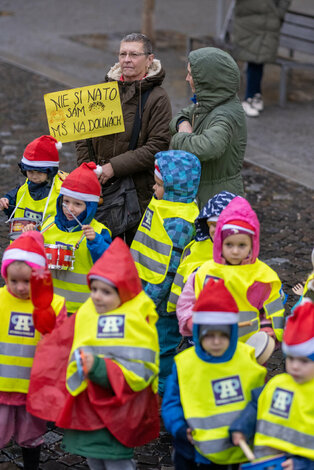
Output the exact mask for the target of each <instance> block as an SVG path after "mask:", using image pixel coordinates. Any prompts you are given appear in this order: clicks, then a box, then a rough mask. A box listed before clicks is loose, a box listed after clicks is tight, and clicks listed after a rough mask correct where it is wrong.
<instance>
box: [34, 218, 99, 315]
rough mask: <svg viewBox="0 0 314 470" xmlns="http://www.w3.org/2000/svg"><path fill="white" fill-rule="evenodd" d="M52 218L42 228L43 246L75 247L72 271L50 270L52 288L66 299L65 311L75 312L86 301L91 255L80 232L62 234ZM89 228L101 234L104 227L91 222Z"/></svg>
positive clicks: (94, 221) (93, 221) (91, 263)
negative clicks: (87, 276)
mask: <svg viewBox="0 0 314 470" xmlns="http://www.w3.org/2000/svg"><path fill="white" fill-rule="evenodd" d="M53 220H54V219H53V218H49V219H48V220H47V221H46V222H45V223H44V225H43V227H42V230H41V232H42V234H43V236H44V241H45V245H50V244H52V245H55V244H57V242H58V244H61V245H70V246H72V247H75V252H74V256H75V261H74V269H73V270H70V269H68V270H66V271H65V270H58V269H52V270H51V274H52V278H53V287H54V290H55V292H56V293H57V294H59V295H62V296H63V297H65V299H66V307H67V311H68V312H70V313H73V312H76V310H77V309H78V308H79V307H80V306H81V305H82V304H83V303H84V302H85V301H86V300H87V299H88V297H89V292H90V291H89V288H88V285H87V279H86V275H87V274H88V272H89V270H90V269H91V267H92V266H93V260H92V257H91V254H90V252H89V250H88V248H87V240H86V238H85V236H84V234H83V231H82V230H79V231H77V232H63V231H62V230H60V229H59V228H58V227H57V225H56V224H55V223H54V222H53ZM90 225H91V227H93V229H94V230H95V232H96V233H101V231H102V230H103V229H106V227H105V226H104V225H103V224H101V223H100V222H97V221H96V220H92V222H91V223H90Z"/></svg>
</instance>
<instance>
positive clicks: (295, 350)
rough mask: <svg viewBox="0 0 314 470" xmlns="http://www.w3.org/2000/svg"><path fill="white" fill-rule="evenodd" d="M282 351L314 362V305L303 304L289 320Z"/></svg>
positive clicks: (309, 301) (307, 301)
mask: <svg viewBox="0 0 314 470" xmlns="http://www.w3.org/2000/svg"><path fill="white" fill-rule="evenodd" d="M282 351H283V352H284V354H286V355H288V356H296V357H300V356H302V357H309V358H310V359H312V361H314V304H313V302H312V301H311V300H306V301H304V302H302V303H301V304H300V305H299V306H298V307H296V308H295V309H294V311H293V314H292V315H290V317H289V318H288V320H287V324H286V327H285V330H284V334H283V340H282Z"/></svg>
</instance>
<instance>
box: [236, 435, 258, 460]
mask: <svg viewBox="0 0 314 470" xmlns="http://www.w3.org/2000/svg"><path fill="white" fill-rule="evenodd" d="M239 447H241V449H242V451H243V454H244V455H245V457H246V458H247V459H248V460H249V461H250V462H251V461H252V460H254V459H255V455H254V454H253V452H252V450H251V449H250V447H249V446H248V445H247V443H246V441H245V440H244V439H239Z"/></svg>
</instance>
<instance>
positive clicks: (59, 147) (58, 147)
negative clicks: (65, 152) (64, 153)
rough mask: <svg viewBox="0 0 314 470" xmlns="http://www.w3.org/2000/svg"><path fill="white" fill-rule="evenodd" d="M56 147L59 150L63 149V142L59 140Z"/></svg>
mask: <svg viewBox="0 0 314 470" xmlns="http://www.w3.org/2000/svg"><path fill="white" fill-rule="evenodd" d="M56 149H57V150H61V149H62V142H60V141H59V142H57V143H56Z"/></svg>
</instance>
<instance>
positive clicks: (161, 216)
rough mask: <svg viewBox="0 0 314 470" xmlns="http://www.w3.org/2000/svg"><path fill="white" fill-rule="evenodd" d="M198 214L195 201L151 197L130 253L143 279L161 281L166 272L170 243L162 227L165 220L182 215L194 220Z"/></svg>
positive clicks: (153, 282) (153, 281)
mask: <svg viewBox="0 0 314 470" xmlns="http://www.w3.org/2000/svg"><path fill="white" fill-rule="evenodd" d="M197 215H198V208H197V205H196V204H195V203H194V202H192V203H187V204H184V203H179V202H171V201H166V200H158V199H155V198H154V197H153V198H152V199H151V201H150V203H149V205H148V207H147V209H146V211H145V213H144V215H143V217H142V220H141V222H140V224H139V226H138V229H137V232H136V234H135V237H134V239H133V241H132V244H131V254H132V256H133V259H134V262H135V265H136V268H137V270H138V273H139V276H140V278H141V279H142V280H144V281H146V282H149V283H151V284H160V283H162V282H163V281H164V279H165V277H166V275H167V273H168V269H169V263H170V259H171V254H172V250H173V243H172V240H171V238H170V237H169V235H168V234H167V231H166V230H165V228H164V220H165V219H168V218H182V219H184V220H186V221H188V222H190V223H193V222H194V219H195V217H196V216H197Z"/></svg>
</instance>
